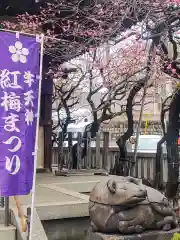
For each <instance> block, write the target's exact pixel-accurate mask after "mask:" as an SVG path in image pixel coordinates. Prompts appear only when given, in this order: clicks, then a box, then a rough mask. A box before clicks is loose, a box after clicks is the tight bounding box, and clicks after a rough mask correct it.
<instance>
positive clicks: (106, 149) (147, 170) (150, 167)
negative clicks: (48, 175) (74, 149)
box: [52, 132, 167, 182]
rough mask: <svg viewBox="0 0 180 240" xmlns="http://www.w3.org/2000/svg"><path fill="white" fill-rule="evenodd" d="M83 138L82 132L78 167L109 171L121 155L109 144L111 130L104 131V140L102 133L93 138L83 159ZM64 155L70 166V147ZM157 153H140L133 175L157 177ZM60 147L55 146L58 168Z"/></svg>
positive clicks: (164, 177) (163, 161) (163, 162)
mask: <svg viewBox="0 0 180 240" xmlns="http://www.w3.org/2000/svg"><path fill="white" fill-rule="evenodd" d="M81 140H82V139H81V138H80V134H79V137H78V168H79V169H104V170H106V171H108V172H109V170H110V169H111V168H112V167H113V166H114V163H115V160H116V158H117V157H118V156H119V149H118V147H114V146H113V147H111V146H110V144H109V140H110V137H109V132H104V134H103V141H102V138H101V136H100V134H97V136H96V139H91V141H90V142H91V143H90V142H89V145H91V147H88V151H87V156H86V157H85V158H84V159H81V157H80V156H81ZM61 151H62V153H61V154H62V155H63V158H64V164H65V165H66V166H69V161H71V159H70V154H69V151H70V149H69V148H67V147H64V148H63V149H62V150H61ZM155 155H156V153H138V154H137V163H136V166H135V168H134V172H133V173H132V176H134V177H138V178H146V179H148V180H154V177H155ZM58 156H59V150H58V147H54V148H53V163H52V168H53V169H56V168H57V167H58ZM132 158H133V152H132V151H131V149H128V159H129V160H130V161H131V160H132ZM161 168H162V169H161V172H162V174H161V175H162V176H161V180H162V181H163V182H166V181H167V160H166V154H164V155H163V157H162V159H161Z"/></svg>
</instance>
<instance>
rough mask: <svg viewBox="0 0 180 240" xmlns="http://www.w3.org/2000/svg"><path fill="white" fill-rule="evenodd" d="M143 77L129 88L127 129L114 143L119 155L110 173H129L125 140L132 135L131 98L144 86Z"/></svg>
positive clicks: (125, 174) (120, 174)
mask: <svg viewBox="0 0 180 240" xmlns="http://www.w3.org/2000/svg"><path fill="white" fill-rule="evenodd" d="M144 84H145V79H141V80H139V82H138V83H137V84H136V85H135V86H134V87H133V88H132V89H131V91H130V93H129V96H128V99H127V105H126V115H127V119H128V129H127V131H126V132H125V133H124V134H123V135H122V136H120V137H119V138H118V139H117V141H116V143H117V145H118V147H119V152H120V157H119V159H118V158H117V159H116V162H115V165H114V167H113V169H112V170H111V174H113V175H118V176H127V175H128V173H129V168H130V164H129V161H128V159H127V148H126V141H127V140H128V139H129V138H130V137H131V136H132V135H133V130H134V129H133V124H134V121H133V100H134V98H135V96H136V94H137V93H138V92H139V91H140V90H141V88H143V87H144Z"/></svg>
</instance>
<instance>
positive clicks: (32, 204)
mask: <svg viewBox="0 0 180 240" xmlns="http://www.w3.org/2000/svg"><path fill="white" fill-rule="evenodd" d="M40 41H41V52H40V74H39V93H38V110H37V123H36V140H35V152H34V174H33V187H32V202H31V219H30V231H29V240H32V234H33V218H34V207H35V192H36V168H37V154H38V137H39V120H40V102H41V85H42V77H43V52H44V35H43V34H41V39H40Z"/></svg>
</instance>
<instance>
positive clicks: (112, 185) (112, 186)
mask: <svg viewBox="0 0 180 240" xmlns="http://www.w3.org/2000/svg"><path fill="white" fill-rule="evenodd" d="M107 188H108V190H109V191H110V193H112V194H114V193H115V192H116V182H115V181H114V180H113V179H110V180H109V181H108V182H107Z"/></svg>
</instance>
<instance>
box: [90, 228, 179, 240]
mask: <svg viewBox="0 0 180 240" xmlns="http://www.w3.org/2000/svg"><path fill="white" fill-rule="evenodd" d="M174 233H180V227H178V228H176V229H173V230H171V231H168V232H164V231H149V232H144V233H142V234H132V235H120V234H119V235H116V234H103V233H96V232H91V231H89V234H88V240H171V239H172V237H173V235H174Z"/></svg>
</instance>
